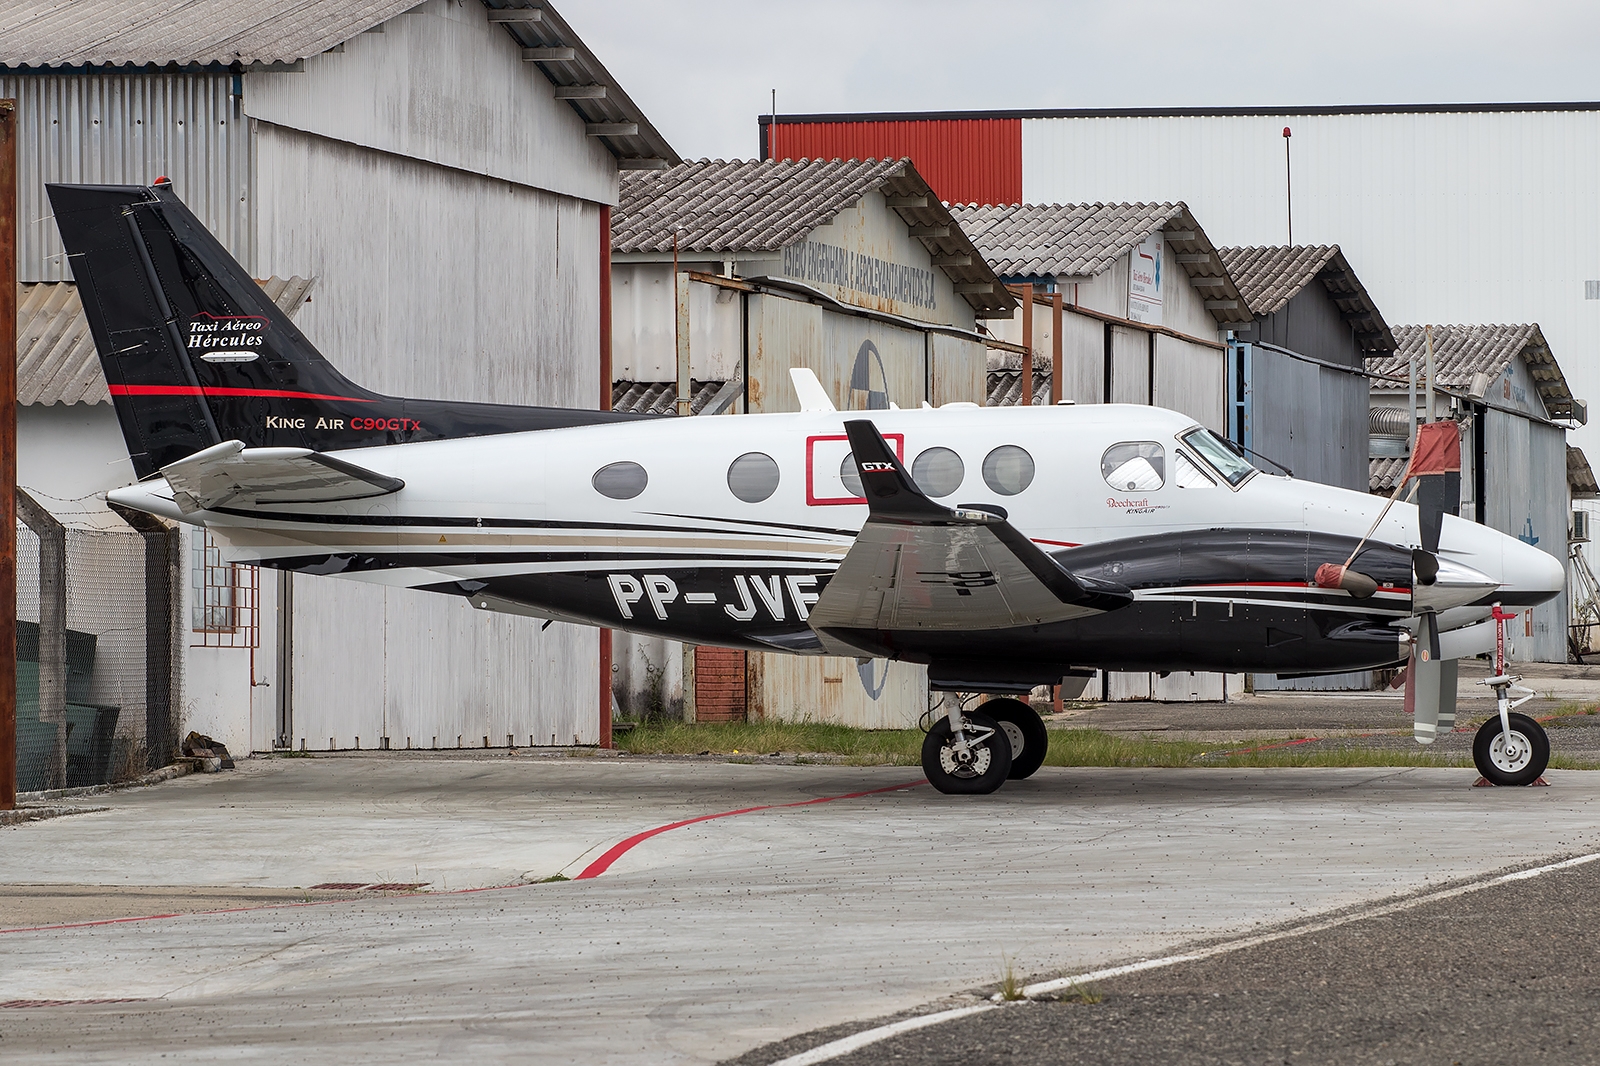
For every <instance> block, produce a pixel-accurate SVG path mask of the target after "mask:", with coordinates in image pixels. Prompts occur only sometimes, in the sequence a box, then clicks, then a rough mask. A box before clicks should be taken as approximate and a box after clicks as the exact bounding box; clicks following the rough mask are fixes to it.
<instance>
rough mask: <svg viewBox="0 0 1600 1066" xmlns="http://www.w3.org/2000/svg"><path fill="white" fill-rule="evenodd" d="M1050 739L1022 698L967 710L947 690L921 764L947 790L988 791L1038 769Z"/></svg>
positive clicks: (931, 781) (932, 780) (925, 742)
mask: <svg viewBox="0 0 1600 1066" xmlns="http://www.w3.org/2000/svg"><path fill="white" fill-rule="evenodd" d="M1049 740H1050V738H1049V734H1048V733H1047V732H1046V731H1045V727H1044V720H1043V719H1042V718H1040V717H1039V716H1038V714H1036V713H1035V712H1034V710H1033V708H1032V707H1029V706H1028V705H1027V704H1026V703H1024V702H1023V701H1021V700H1015V699H1009V698H1008V699H995V700H990V701H989V702H988V703H985V704H983V705H982V706H981V707H980V708H979V709H977V710H975V711H965V712H963V711H962V710H961V701H960V698H959V697H958V696H957V695H956V694H955V693H954V692H946V693H945V694H944V702H943V713H942V714H941V715H940V717H939V718H938V719H937V720H936V721H934V723H933V725H932V726H931V727H930V728H929V730H928V735H927V736H926V737H924V738H923V741H922V769H923V772H924V773H926V774H927V775H928V783H929V784H931V785H933V787H934V788H936V789H938V790H939V791H940V792H943V793H946V794H947V795H969V796H970V795H987V794H988V793H990V792H993V791H994V790H995V789H997V788H999V787H1000V786H1001V785H1003V784H1005V782H1006V780H1007V779H1008V778H1013V779H1014V778H1023V777H1028V776H1029V775H1031V774H1032V773H1033V772H1034V771H1035V770H1037V769H1039V767H1040V766H1041V765H1043V764H1044V756H1045V750H1046V748H1047V747H1048V745H1049Z"/></svg>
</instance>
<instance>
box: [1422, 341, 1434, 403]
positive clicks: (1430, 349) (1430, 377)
mask: <svg viewBox="0 0 1600 1066" xmlns="http://www.w3.org/2000/svg"><path fill="white" fill-rule="evenodd" d="M1422 343H1423V346H1424V347H1425V348H1426V349H1427V371H1428V421H1429V422H1432V421H1433V420H1434V413H1433V327H1432V326H1423V327H1422Z"/></svg>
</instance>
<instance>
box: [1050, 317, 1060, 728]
mask: <svg viewBox="0 0 1600 1066" xmlns="http://www.w3.org/2000/svg"><path fill="white" fill-rule="evenodd" d="M1062 311H1063V306H1062V301H1061V290H1060V289H1057V290H1056V291H1055V292H1052V293H1051V294H1050V405H1051V406H1052V407H1054V406H1055V405H1056V404H1058V403H1060V402H1061V400H1062V395H1061V375H1062V365H1061V364H1062V361H1063V360H1062V352H1061V313H1062ZM1055 703H1056V710H1058V711H1059V710H1060V709H1061V686H1060V685H1057V686H1056V689H1055Z"/></svg>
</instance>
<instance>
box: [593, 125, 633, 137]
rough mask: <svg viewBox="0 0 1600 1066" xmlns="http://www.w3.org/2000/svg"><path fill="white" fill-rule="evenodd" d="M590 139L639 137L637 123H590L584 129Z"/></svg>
mask: <svg viewBox="0 0 1600 1066" xmlns="http://www.w3.org/2000/svg"><path fill="white" fill-rule="evenodd" d="M583 132H584V133H586V134H588V135H589V136H590V137H637V136H638V135H639V124H638V123H637V122H590V123H588V124H586V125H585V126H584V127H583Z"/></svg>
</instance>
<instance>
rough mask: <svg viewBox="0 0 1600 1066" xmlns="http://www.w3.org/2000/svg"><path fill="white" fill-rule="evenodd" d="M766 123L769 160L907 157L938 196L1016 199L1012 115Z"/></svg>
mask: <svg viewBox="0 0 1600 1066" xmlns="http://www.w3.org/2000/svg"><path fill="white" fill-rule="evenodd" d="M766 130H767V133H768V137H769V142H768V143H769V151H768V153H767V154H768V156H769V157H770V158H773V159H884V158H890V159H898V158H900V157H901V156H909V157H910V158H911V161H912V162H913V163H915V164H916V167H917V172H918V173H920V174H921V175H922V176H923V177H924V178H926V179H927V180H928V184H929V185H931V186H933V189H934V191H935V192H937V193H938V194H939V197H940V199H942V200H944V201H945V202H946V203H953V204H1016V203H1021V202H1022V120H1021V119H1020V118H969V119H925V120H918V121H909V122H872V121H862V122H793V123H789V122H783V121H782V120H781V118H780V121H779V122H778V124H777V125H776V126H768V127H766Z"/></svg>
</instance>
